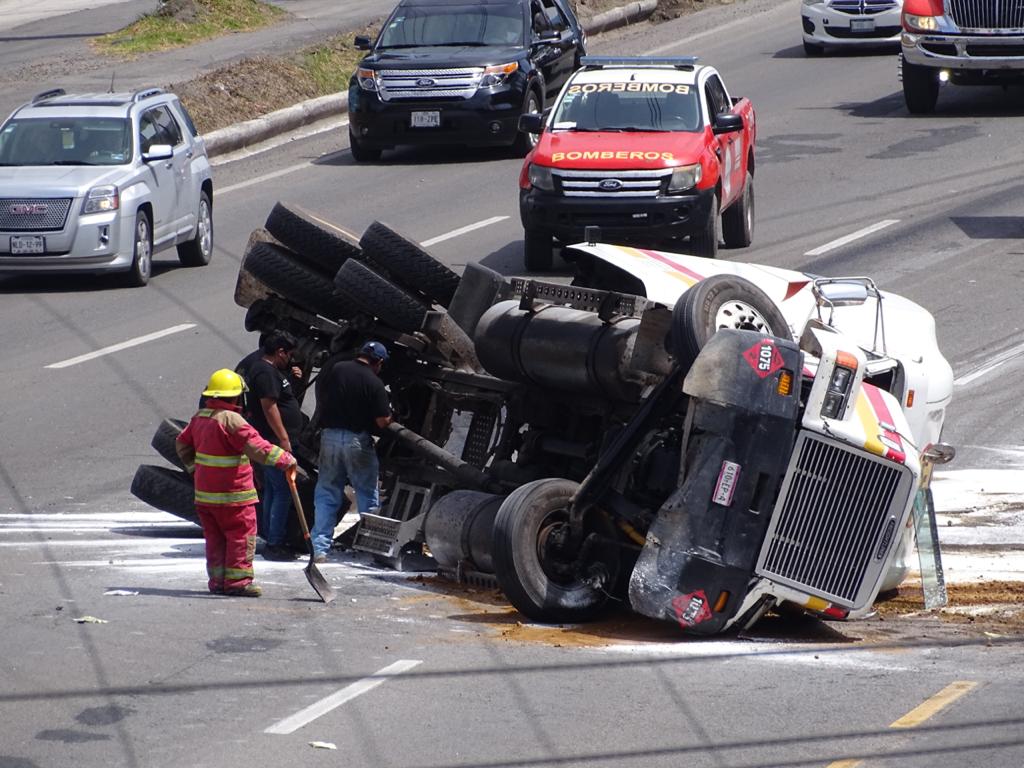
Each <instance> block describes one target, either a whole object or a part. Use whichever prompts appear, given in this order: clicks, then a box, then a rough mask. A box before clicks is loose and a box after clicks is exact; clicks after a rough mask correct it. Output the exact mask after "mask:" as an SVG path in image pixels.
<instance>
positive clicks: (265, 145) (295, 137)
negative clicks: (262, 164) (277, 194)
mask: <svg viewBox="0 0 1024 768" xmlns="http://www.w3.org/2000/svg"><path fill="white" fill-rule="evenodd" d="M0 1H2V0H0ZM346 125H348V116H347V115H345V116H344V117H341V116H339V117H334V118H324V119H323V120H317V121H316V122H315V123H310V125H309V126H307V127H308V128H309V130H305V131H304V130H302V129H297V130H296V131H290V132H288V133H283V134H281V135H280V136H275V137H274V138H272V139H266V140H265V141H261V142H260V143H258V144H253V145H252V146H250V147H242V148H241V149H236V150H235V151H234V152H226V153H224V154H223V155H218V156H217V157H214V158H211V160H210V165H212V166H214V167H217V166H218V165H227V164H228V163H233V162H235V161H236V160H245V159H247V158H250V157H255V156H256V155H262V154H263V153H264V152H269V151H270V150H271V149H276V148H277V147H280V146H281V145H282V144H290V143H291V142H293V141H299V140H300V139H308V138H309V137H310V136H317V135H319V134H321V133H327V132H328V131H333V130H336V129H338V128H344V127H345V126H346ZM332 154H333V153H332ZM325 157H326V155H325ZM321 159H322V158H321ZM307 165H312V163H309V162H306V163H303V164H302V165H297V166H295V170H298V169H299V168H305V167H306V166H307ZM218 194H221V195H222V194H224V191H223V190H218Z"/></svg>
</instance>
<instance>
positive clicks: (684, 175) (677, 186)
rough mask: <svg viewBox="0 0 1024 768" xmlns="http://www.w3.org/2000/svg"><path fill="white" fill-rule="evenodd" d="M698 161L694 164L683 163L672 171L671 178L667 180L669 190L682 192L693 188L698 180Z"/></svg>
mask: <svg viewBox="0 0 1024 768" xmlns="http://www.w3.org/2000/svg"><path fill="white" fill-rule="evenodd" d="M700 173H701V171H700V163H697V164H696V165H683V166H680V167H679V168H676V169H675V170H674V171H672V178H671V179H669V180H668V191H669V192H683V191H685V190H687V189H693V188H694V187H696V186H697V182H699V181H700Z"/></svg>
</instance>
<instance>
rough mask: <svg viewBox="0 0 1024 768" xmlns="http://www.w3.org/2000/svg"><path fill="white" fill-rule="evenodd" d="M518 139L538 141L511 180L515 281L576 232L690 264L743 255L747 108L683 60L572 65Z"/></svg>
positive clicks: (748, 217) (541, 266)
mask: <svg viewBox="0 0 1024 768" xmlns="http://www.w3.org/2000/svg"><path fill="white" fill-rule="evenodd" d="M519 127H520V130H525V131H528V132H532V133H539V134H540V137H539V140H538V142H537V146H536V147H535V148H534V149H533V150H532V151H531V152H530V154H529V155H527V157H526V160H525V162H524V164H523V170H522V173H521V174H520V177H519V190H520V191H519V214H520V218H521V219H522V222H523V229H524V231H525V246H524V253H525V257H524V260H525V266H526V269H527V270H530V271H541V270H545V269H549V268H550V267H551V264H552V259H553V246H554V242H555V241H556V240H557V241H558V242H559V243H562V244H566V243H573V242H579V241H581V240H583V239H584V230H585V229H586V228H587V227H599V228H600V232H601V238H602V239H603V240H605V241H607V242H613V243H619V244H635V245H643V246H663V245H665V244H668V243H670V242H671V241H674V240H679V239H682V238H684V237H689V239H690V246H689V251H690V252H692V253H694V254H695V255H699V256H715V255H717V253H718V244H719V240H720V239H721V240H724V241H725V245H726V246H728V247H730V248H743V247H746V246H748V245H750V242H751V239H752V237H753V233H754V181H753V177H754V139H755V135H756V125H755V119H754V108H753V106H752V105H751V103H750V101H749V100H747V99H745V98H742V99H735V98H731V97H730V96H729V92H728V91H727V90H726V88H725V85H724V84H723V82H722V78H721V77H720V76H719V74H718V72H717V71H716V70H715V69H714V68H713V67H708V66H703V65H699V64H697V59H696V58H695V57H685V58H671V59H665V58H649V57H635V58H634V57H631V58H606V57H589V56H588V57H584V58H583V60H582V67H581V68H580V69H579V70H577V71H576V73H575V74H573V75H572V77H570V78H569V80H568V81H567V82H566V84H565V86H564V87H563V88H562V91H561V93H560V94H559V96H558V99H557V100H556V102H555V104H554V107H553V108H552V109H551V111H550V112H547V113H545V114H544V115H540V114H531V115H524V116H523V117H522V118H520V123H519ZM677 250H678V248H677Z"/></svg>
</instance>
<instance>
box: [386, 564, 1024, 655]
mask: <svg viewBox="0 0 1024 768" xmlns="http://www.w3.org/2000/svg"><path fill="white" fill-rule="evenodd" d="M408 583H409V585H410V586H412V587H414V588H417V589H419V590H421V591H420V592H419V593H418V594H415V595H411V596H409V597H405V598H403V599H402V601H401V602H402V603H404V604H405V605H407V606H410V607H415V608H417V609H420V610H424V611H425V612H427V613H436V614H441V615H443V616H444V617H445V618H447V619H449V620H450V621H452V622H458V623H461V624H463V625H468V626H470V627H476V628H478V629H479V632H478V633H477V634H488V635H490V636H493V637H498V638H501V639H503V640H506V641H508V642H515V643H540V644H543V645H550V646H553V647H556V648H561V647H569V648H594V647H605V646H612V645H621V644H627V645H640V646H642V645H644V644H656V643H682V642H687V643H694V642H701V640H702V638H699V637H693V636H686V635H683V634H682V633H681V632H680V631H679V628H678V627H676V626H675V625H674V624H672V623H671V622H666V621H655V620H653V619H648V618H646V617H644V616H639V615H637V614H635V613H632V612H630V611H629V610H627V609H625V608H621V609H617V610H612V611H611V613H610V614H609V615H608V616H607V618H604V619H602V620H600V621H594V622H589V623H585V624H565V625H562V624H551V625H545V624H536V623H533V622H532V621H530V620H529V619H527V618H526V617H524V616H523V615H522V614H521V613H519V612H518V611H517V610H516V609H515V608H513V607H512V606H510V605H509V603H508V601H507V600H506V599H505V597H504V595H502V593H501V592H500V590H497V589H486V588H481V587H476V586H470V585H466V584H458V583H456V582H453V581H449V580H448V579H445V578H442V577H440V576H424V575H419V576H416V577H414V578H412V579H410V580H409V582H408ZM947 591H948V594H949V605H948V606H947V607H946V608H943V609H940V610H936V611H925V610H924V601H923V596H922V593H921V589H920V587H919V586H917V585H913V584H911V585H904V586H903V588H902V589H900V590H898V591H896V593H895V594H893V595H892V596H890V597H888V598H887V599H886V600H884V601H882V602H879V603H878V604H877V605H876V606H875V607H876V611H877V613H876V615H874V616H873V617H871V618H869V619H865V620H861V621H852V622H838V621H820V620H818V619H816V618H814V617H811V616H808V615H806V614H802V613H800V612H790V613H785V612H784V613H783V614H781V615H779V614H775V613H772V614H769V615H768V616H766V617H765V618H763V619H762V620H761V621H759V622H758V623H757V624H756V625H755V626H754V627H752V628H751V629H750V630H749V631H746V632H743V633H741V634H740V635H739V636H738V638H737V635H736V634H735V633H733V634H726V635H723V636H721V637H719V638H708V639H710V640H715V639H739V640H772V641H776V642H799V643H808V642H811V643H857V642H866V643H879V642H886V643H888V642H893V641H897V642H898V641H899V640H901V639H918V638H922V637H924V638H928V637H931V638H936V639H937V638H940V637H963V635H964V634H965V633H971V634H978V635H982V636H985V637H991V638H999V637H1010V636H1016V635H1021V634H1024V582H995V581H993V582H985V583H975V584H951V585H948V590H947Z"/></svg>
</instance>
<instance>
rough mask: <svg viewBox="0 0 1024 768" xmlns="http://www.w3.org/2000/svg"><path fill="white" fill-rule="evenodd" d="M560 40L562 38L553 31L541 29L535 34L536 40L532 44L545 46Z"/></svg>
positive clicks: (556, 31)
mask: <svg viewBox="0 0 1024 768" xmlns="http://www.w3.org/2000/svg"><path fill="white" fill-rule="evenodd" d="M561 39H562V36H561V35H560V34H559V33H558V30H555V29H550V28H549V29H541V30H539V31H538V32H537V39H536V40H534V41H533V42H534V44H535V45H537V44H547V43H557V42H559V41H560V40H561Z"/></svg>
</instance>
